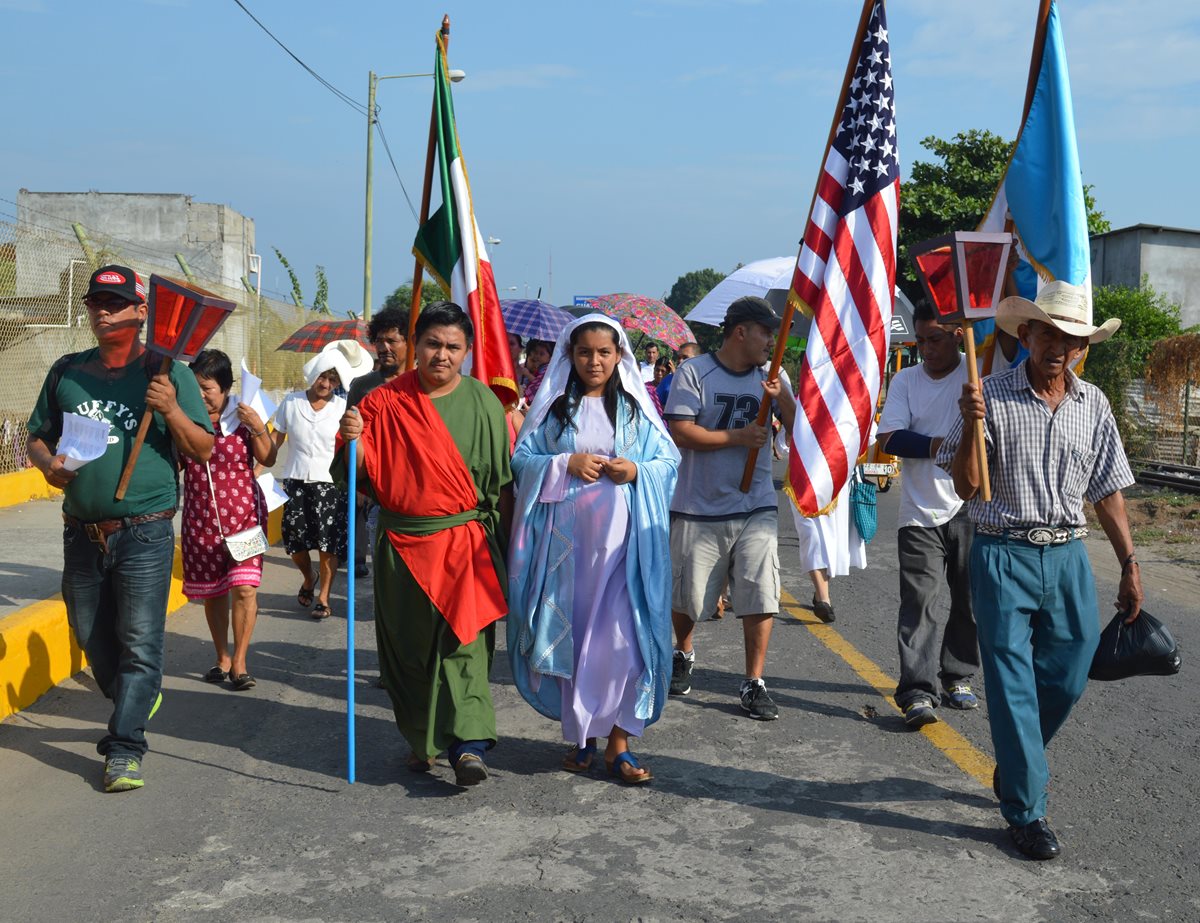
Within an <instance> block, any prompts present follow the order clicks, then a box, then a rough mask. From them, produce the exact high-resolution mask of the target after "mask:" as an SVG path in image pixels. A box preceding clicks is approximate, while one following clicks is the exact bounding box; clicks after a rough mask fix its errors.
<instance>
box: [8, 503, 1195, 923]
mask: <svg viewBox="0 0 1200 923" xmlns="http://www.w3.org/2000/svg"><path fill="white" fill-rule="evenodd" d="M895 506H896V493H895V492H892V493H890V494H888V495H883V496H882V497H881V521H882V522H883V523H885V524H886V523H892V522H894V517H895ZM785 531H786V533H787V534H785V536H784V538H783V540H782V546H783V547H782V549H781V550H782V554H783V559H784V562H785V580H784V583H785V587H786V589H787V590H788V592H789V593H790V594H791V595H792V596H793V597H795V598H797V599H807V598H808V597H809V596H810V595H811V591H810V589H809V588H808V585H807V580H806V578H804V577H803V575H801V574H798V573H797V568H796V566H795V563H794V537H789V536H790V528H789V529H786V530H785ZM1104 554H1105V552H1104V549H1103V547H1102V546H1101V547H1100V548H1099V551H1098V554H1097V555H1094V559H1095V560H1097V562H1098V563H1101V562H1102V561H1104V560H1106V558H1104V557H1103V556H1104ZM894 555H895V545H894V540H893V536H892V534H891V533H890V530H888V529H887V526H886V525H885V526H884V530H883V531H881V533H880V535H879V536H878V537H877V538H876V540H875V542H873V543H872V545H871V552H870V557H871V564H872V567H871V568H870V569H869V570H867V571H865V572H855V574H854V575H853V576H851V577H849V578H844V579H842V578H839V579H838V580H836V581H835V582H834V586H833V593H834V600H835V604H836V606H837V612H838V621H837V623H836V625H835V626H833V628H834V629H836V632H831V631H829V630H828V629H822V628H820V627H814V628H810V627H808V626H807V625H806V624H804V622H802V621H801V620H799V619H796V618H793V617H791V616H788V617H785V618H781V619H780V621H779V622H778V623H777V625H776V628H775V635H774V638H773V640H772V646H771V656H770V658H769V663H768V671H769V682H770V684H771V688H772V691H773V693H774V695H775V697H776V699H777V700H778V701H779V704H780V706H781V709H782V715H781V718H780V720H779V721H777V722H773V723H769V724H758V723H755V722H752V721H749V720H747V719H745V718H743V717H742V716H741V714H740V712H739V709H738V707H737V704H736V697H735V692H736V687H737V683H738V678H739V677H738V674H739V665H740V663H741V642H740V631H739V627H738V624H737V622H736V621H735V620H733V619H725V620H723V621H720V622H714V623H707V624H705V625H703V626H701V628H700V630H699V634H698V639H697V649H698V652H699V654H698V656H699V665H698V667H697V672H696V677H695V684H694V685H695V689H694V692H693V693H692V695H691V696H689V697H687V698H685V699H682V700H673V701H672V702H671V703H670V704H669V705H668V707H667V709H666V712H665V714H664V717H663V719H662V721H661V722H660V723H659V724H657V725H655V726H654V727H653V728H651V729H650V730H649V732H648V734H647V736H646V738H645V740H644V742H643V743H642V744H641V746H640V747H639V752H640V753H642V754H643V755H644V756H645V758H646V763H647V764H648V765H649V766H650V768H651V769H652V771H653V772H654V773H655V777H656V778H655V781H654V783H653V784H652V785H650V786H646V787H643V788H640V789H627V788H623V787H621V786H619V785H617V784H615V783H612V782H610V781H608V780H607V779H606V778H605V777H604V776H603V772H602V770H601V771H594V772H593V773H592V774H591V775H589V776H582V777H577V776H571V775H568V774H566V773H564V772H562V771H561V770H559V769H558V768H557V766H558V762H559V760H560V758H561V755H562V753H563V750H564V746H563V744H562V743H561V741H560V740H559V735H558V729H557V727H556V726H554V725H553V724H552V723H551V722H548V721H546V720H544V719H542V718H541V717H540V716H538V715H537V714H536V713H535V712H534V711H533V710H532V709H530V708H529V707H528V706H526V705H525V704H524V702H523V701H522V700H521V699H520V696H519V695H518V694H517V693H516V691H515V689H514V688H513V687H512V685H511V680H510V676H509V671H508V668H507V663H506V658H505V655H504V654H503V652H502V651H501V652H499V653H498V657H497V660H496V665H495V669H494V671H493V679H494V692H495V697H496V704H497V711H498V720H499V726H500V730H501V734H502V735H503V739H502V741H501V743H500V745H499V746H498V747H497V748H496V749H495V750H494V751H493V752H492V754H491V756H490V759H489V765H490V766H491V767H492V770H493V778H492V779H491V780H489V782H488V783H486V784H484V785H482V786H480V787H478V788H476V789H473V790H467V791H460V790H459V789H457V788H456V787H455V786H454V785H453V784H452V778H453V775H452V773H451V771H450V769H449V767H448V766H446V765H445V763H444V762H443V763H439V765H438V766H437V768H436V769H435V771H434V772H433V773H432V774H431V775H429V776H414V775H411V774H409V773H408V772H406V771H405V770H404V768H403V762H404V756H405V753H406V747H405V746H404V744H403V742H402V741H401V740H400V738H399V735H398V733H397V731H396V729H395V727H394V725H393V723H392V721H391V714H390V709H389V708H388V705H387V700H386V695H385V693H383V692H382V691H381V690H377V689H375V688H374V687H373V686H372V685H371V681H372V676H373V673H374V669H375V663H376V661H375V655H374V643H373V640H374V639H373V631H372V624H371V621H370V611H369V593H368V592H366V591H365V590H364V591H363V592H362V593H361V594H360V606H359V617H358V619H357V621H356V625H357V628H358V635H359V644H358V652H359V658H358V671H357V695H358V699H359V709H358V722H357V729H358V736H359V751H358V770H359V779H358V782H357V783H356V784H355V785H353V786H349V785H347V784H346V783H345V781H344V779H343V773H344V771H345V761H344V756H343V753H344V723H345V719H344V711H343V692H344V684H345V672H344V658H343V655H342V650H343V644H344V637H345V621H344V619H343V618H342V617H341V616H343V615H344V613H345V603H344V601H340V600H339V602H338V604H337V607H336V608H337V612H338V617H337V618H335V619H334V620H332V621H330V622H326V623H316V622H313V621H312V620H311V619H309V618H308V617H307V616H306V615H305V614H304V613H302V612H300V611H299V610H297V609H296V607H295V604H294V596H293V594H294V591H295V587H296V586H297V585H298V581H297V578H296V577H295V576H294V572H293V571H292V570H290V569H289V567H290V565H288V563H287V561H286V558H285V557H284V555H283V554H282V552H280V551H278V550H276V551H274V552H273V553H272V555H271V561H270V564H269V567H268V571H267V576H266V580H265V583H264V588H263V590H262V592H261V598H262V606H263V614H262V618H261V621H260V623H259V630H258V632H257V635H256V639H255V644H254V647H253V649H252V655H251V669H252V671H253V672H254V673H255V674H256V675H257V676H258V678H259V685H258V688H257V689H256V690H254V691H253V692H251V693H242V694H239V693H234V692H232V691H230V690H228V689H227V688H214V687H212V686H208V685H206V684H204V683H203V682H201V681H200V678H199V677H200V674H201V673H202V672H203V671H204V670H205V669H206V668H207V667H208V666H209V665H210V663H211V649H210V645H209V642H208V641H207V632H206V629H205V626H204V620H203V613H202V610H201V609H200V607H198V606H188V607H186V608H185V609H184V610H182V611H181V612H180V613H179V614H177V615H176V616H173V617H172V619H171V621H170V623H169V626H168V631H169V633H168V647H169V653H168V662H167V671H168V678H167V680H166V690H165V694H166V699H165V704H164V706H163V709H162V710H161V711H160V713H159V715H158V716H157V717H156V718H155V719H154V722H153V724H152V726H151V731H152V745H153V747H154V750H153V751H152V752H151V754H150V755H149V757H148V758H147V760H146V769H147V777H148V783H147V787H146V788H145V789H144V790H142V791H140V792H136V793H130V794H125V795H104V794H102V793H101V791H100V788H99V777H100V764H99V762H98V760H97V757H96V754H95V751H94V742H95V740H96V739H97V738H98V737H99V736H100V734H101V733H102V731H101V725H102V723H103V721H104V720H105V719H106V717H107V713H106V709H105V707H104V702H103V701H102V699H101V698H100V697H99V695H98V694H96V692H95V691H94V687H93V684H92V682H91V680H90V678H89V677H87V676H86V674H85V675H83V676H82V677H81V678H80V679H79V680H78V681H70V682H68V683H65V684H63V685H62V686H61V687H59V688H58V689H57V690H55V691H54V692H52V693H50V694H49V695H47V696H46V697H44V698H43V699H42V700H41V701H40V702H38V703H37V704H36V705H35V706H34V707H32V708H31V709H28V710H27V711H25V712H23V713H21V714H19V715H16V716H14V717H13V718H10V719H9V720H7V721H6V722H4V723H3V724H2V725H0V778H3V779H4V780H5V782H6V785H5V787H4V791H3V794H0V816H3V818H4V823H3V824H2V825H0V855H3V856H4V861H3V863H0V917H3V918H4V919H5V920H13V921H24V920H30V921H42V920H47V921H49V920H64V919H78V920H108V919H115V918H121V917H125V918H144V919H155V920H164V921H193V920H195V921H199V920H210V919H220V920H224V921H230V923H232V921H241V920H255V921H300V920H304V921H318V920H319V921H334V920H356V921H357V920H362V921H385V920H403V919H414V920H418V919H434V918H440V919H454V920H473V919H487V920H524V919H529V920H543V919H564V920H597V921H600V920H604V921H608V920H634V919H639V920H661V921H684V920H686V921H705V920H713V921H716V920H768V919H781V920H864V921H865V920H870V921H878V920H897V921H902V920H912V921H929V920H1004V921H1010V920H1055V921H1059V920H1110V919H1131V918H1140V919H1147V920H1187V919H1196V918H1197V917H1200V883H1198V881H1200V879H1198V876H1197V874H1196V862H1195V857H1196V855H1198V854H1200V833H1198V825H1197V824H1196V823H1195V796H1194V790H1195V787H1196V781H1197V780H1196V775H1197V767H1196V763H1197V760H1196V757H1197V754H1198V752H1200V728H1198V719H1197V715H1196V707H1195V705H1196V697H1195V694H1194V693H1191V692H1188V689H1190V688H1191V687H1190V684H1189V685H1185V683H1186V682H1187V676H1188V673H1187V672H1185V673H1184V674H1183V676H1181V677H1174V678H1169V679H1161V678H1155V679H1140V680H1134V681H1130V682H1126V683H1119V684H1111V685H1109V686H1104V685H1102V684H1094V685H1093V686H1092V687H1091V688H1090V689H1089V691H1088V694H1087V695H1086V697H1085V698H1084V700H1083V702H1082V703H1081V704H1080V706H1079V708H1078V709H1077V711H1076V713H1075V715H1074V717H1073V718H1072V720H1071V722H1070V723H1069V724H1068V725H1067V727H1066V728H1065V729H1064V731H1063V732H1062V733H1061V735H1060V736H1059V738H1058V739H1057V740H1056V741H1055V744H1054V746H1053V748H1052V750H1051V764H1052V769H1053V772H1054V780H1053V783H1052V785H1053V790H1052V798H1051V812H1052V815H1051V819H1052V821H1053V822H1054V824H1055V826H1056V828H1057V829H1058V831H1059V832H1060V835H1061V836H1062V838H1063V840H1064V842H1065V845H1066V847H1067V853H1066V855H1065V856H1064V857H1063V858H1062V859H1061V860H1059V861H1057V862H1053V863H1040V864H1039V863H1032V862H1028V861H1025V860H1023V859H1021V858H1020V857H1019V856H1018V855H1017V854H1015V853H1014V851H1013V850H1012V849H1011V848H1010V847H1009V846H1008V844H1007V838H1006V836H1005V834H1004V831H1003V825H1002V821H1001V819H1000V816H999V813H998V811H997V808H996V804H995V802H994V800H993V798H992V795H991V792H990V790H989V789H988V788H987V787H985V786H984V785H982V784H980V782H979V781H977V780H976V779H975V778H973V777H972V776H971V775H969V774H968V773H967V772H964V770H963V769H962V768H960V767H959V765H957V764H956V763H955V762H952V761H951V759H950V758H949V757H948V756H947V754H946V753H945V752H944V751H943V750H941V749H939V747H938V746H937V744H938V743H942V744H945V743H946V741H945V739H944V736H945V735H944V734H943V735H941V736H939V735H935V734H934V733H932V731H933V730H934V729H939V730H940V731H944V730H945V729H946V727H947V726H949V727H950V728H952V729H955V730H957V731H958V732H960V733H961V735H962V737H963V738H964V739H965V740H964V741H963V743H962V744H961V745H960V746H959V748H958V750H957V751H956V752H955V753H954V754H953V755H954V756H956V757H957V758H958V759H959V760H960V762H963V763H964V764H965V765H968V766H971V765H976V764H973V763H972V760H976V761H980V760H981V761H982V765H983V766H984V767H985V768H986V769H987V771H989V772H990V766H988V765H987V762H986V761H987V758H988V756H989V755H990V742H989V738H988V734H987V723H986V713H985V710H984V709H981V710H980V711H979V712H976V713H965V714H960V713H954V714H950V715H945V716H944V718H945V719H946V720H945V721H944V722H943V724H941V725H934V726H933V728H930V729H926V730H927V731H928V732H929V733H926V732H921V733H912V732H908V731H907V730H905V729H904V727H903V724H902V722H901V720H900V718H899V715H898V714H897V713H896V712H895V710H894V708H893V707H892V706H891V705H890V704H888V702H887V701H886V700H885V699H884V698H883V697H882V696H881V695H880V694H879V693H878V692H877V691H876V690H875V688H873V686H872V682H871V681H869V679H864V678H863V674H865V675H867V676H868V677H871V676H872V674H871V669H872V664H874V665H877V666H878V667H879V668H882V670H883V671H884V672H885V673H887V674H889V675H891V676H894V675H895V672H896V653H895V640H894V637H895V636H894V627H893V626H894V612H895V606H896V598H897V589H896V585H895V584H896V579H895V573H894V564H893V562H894ZM4 556H5V557H8V556H9V554H8V553H7V552H6V553H5V555H4ZM47 560H49V559H47ZM42 566H44V567H47V568H49V567H52V565H50V564H49V563H47V562H46V561H43V562H42ZM10 569H12V570H19V568H10ZM1148 570H1149V571H1150V574H1149V576H1150V577H1151V581H1148V582H1157V583H1160V584H1161V585H1162V586H1163V587H1164V589H1163V590H1160V591H1159V592H1158V593H1157V595H1152V596H1151V599H1152V600H1153V605H1152V609H1153V611H1155V612H1156V613H1157V614H1159V615H1161V616H1163V617H1164V618H1166V619H1167V620H1168V622H1169V623H1170V624H1171V625H1172V627H1173V628H1175V629H1176V633H1177V635H1178V636H1179V638H1180V640H1181V642H1182V643H1183V644H1184V645H1185V650H1186V651H1192V650H1195V649H1196V642H1197V640H1198V635H1200V631H1198V629H1197V617H1196V607H1195V603H1194V600H1195V599H1196V598H1198V597H1197V596H1196V594H1195V593H1194V592H1191V591H1190V590H1189V588H1188V587H1189V585H1188V584H1187V580H1188V579H1194V576H1195V575H1194V573H1192V572H1183V571H1180V570H1179V569H1178V568H1175V569H1170V568H1168V567H1167V566H1166V565H1161V566H1160V567H1159V568H1157V569H1156V568H1149V569H1148ZM1110 572H1111V568H1110ZM1181 588H1182V589H1181ZM0 592H7V590H5V587H4V584H2V583H0ZM1100 592H1101V598H1104V599H1107V598H1110V597H1111V596H1112V595H1113V594H1114V592H1115V588H1114V586H1113V584H1112V583H1111V580H1109V581H1108V582H1107V583H1106V581H1105V578H1103V576H1102V577H1101V586H1100ZM10 595H11V593H10ZM797 611H798V612H799V613H800V615H801V616H803V617H804V619H805V620H809V621H811V619H810V616H809V615H808V613H807V612H804V611H803V610H797ZM826 642H828V644H827V643H826ZM829 645H833V648H836V649H837V650H838V651H840V653H838V652H835V650H834V649H833V648H831V647H830V646H829ZM843 655H845V656H843ZM1185 656H1186V653H1185ZM845 657H849V658H850V661H852V662H853V666H852V665H851V663H850V662H848V661H847V659H845ZM1190 667H1191V665H1190V664H1188V667H1185V671H1187V670H1189V669H1190ZM875 682H876V683H878V682H879V681H878V679H877V678H876V679H875ZM951 743H953V742H951Z"/></svg>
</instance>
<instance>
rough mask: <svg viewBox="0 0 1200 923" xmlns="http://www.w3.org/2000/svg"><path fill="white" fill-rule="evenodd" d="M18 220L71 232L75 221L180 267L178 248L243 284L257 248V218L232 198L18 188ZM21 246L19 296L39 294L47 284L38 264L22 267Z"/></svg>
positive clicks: (195, 264)
mask: <svg viewBox="0 0 1200 923" xmlns="http://www.w3.org/2000/svg"><path fill="white" fill-rule="evenodd" d="M17 219H18V222H19V224H21V225H31V226H35V227H39V228H43V229H46V230H49V231H52V232H54V233H56V234H61V235H62V236H63V237H66V238H72V237H74V232H73V230H72V224H73V223H74V222H78V223H79V224H81V225H83V226H84V228H85V229H86V230H87V233H88V236H89V237H90V238H91V239H92V242H93V244H94V245H96V246H104V245H105V244H106V243H107V242H109V241H111V243H112V246H113V247H114V248H115V249H116V250H117V251H118V252H120V251H121V250H122V249H127V250H129V252H128V253H125V254H124V255H125V257H126V259H129V260H130V261H134V262H138V263H150V264H157V265H160V266H164V267H172V266H177V265H178V264H177V262H176V259H175V254H176V253H180V254H182V255H183V257H184V259H185V260H186V261H187V263H188V265H189V266H190V267H191V269H192V271H193V272H194V273H195V274H196V275H197V276H198V277H199V278H201V279H206V280H210V281H213V282H220V283H222V284H224V285H228V286H230V287H233V288H240V287H241V282H240V280H241V278H242V276H245V275H247V274H248V273H249V270H250V254H251V253H254V252H255V249H254V220H253V219H252V218H247V217H246V216H245V215H242V214H239V213H238V212H237V211H235V210H234V209H232V208H230V207H229V206H228V205H217V204H214V203H211V202H196V201H193V199H192V197H191V196H190V195H182V194H179V193H141V192H132V193H127V192H95V191H92V192H31V191H30V190H28V189H22V190H20V191H19V192H18V193H17ZM21 264H22V260H21V253H20V248H19V247H18V251H17V267H16V272H17V292H16V294H18V295H22V294H24V295H37V294H41V292H40V291H39V290H38V288H39V287H40V286H43V285H44V284H45V282H44V278H42V276H43V275H44V274H43V273H42V272H41V271H40V270H39V271H38V272H37V273H36V276H37V277H36V278H35V273H33V272H30V273H24V272H23V271H22V265H21Z"/></svg>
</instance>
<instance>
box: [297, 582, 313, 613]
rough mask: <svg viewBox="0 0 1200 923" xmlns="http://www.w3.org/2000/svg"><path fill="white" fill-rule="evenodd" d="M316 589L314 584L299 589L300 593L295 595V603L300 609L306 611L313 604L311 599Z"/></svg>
mask: <svg viewBox="0 0 1200 923" xmlns="http://www.w3.org/2000/svg"><path fill="white" fill-rule="evenodd" d="M316 589H317V585H316V584H315V583H314V584H313V585H312V586H301V587H300V592H298V593H297V594H296V602H297V603H298V604H299V606H300V608H302V609H307V608H308V607H309V606H311V605H312V604H313V598H314V594H315V592H316Z"/></svg>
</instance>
